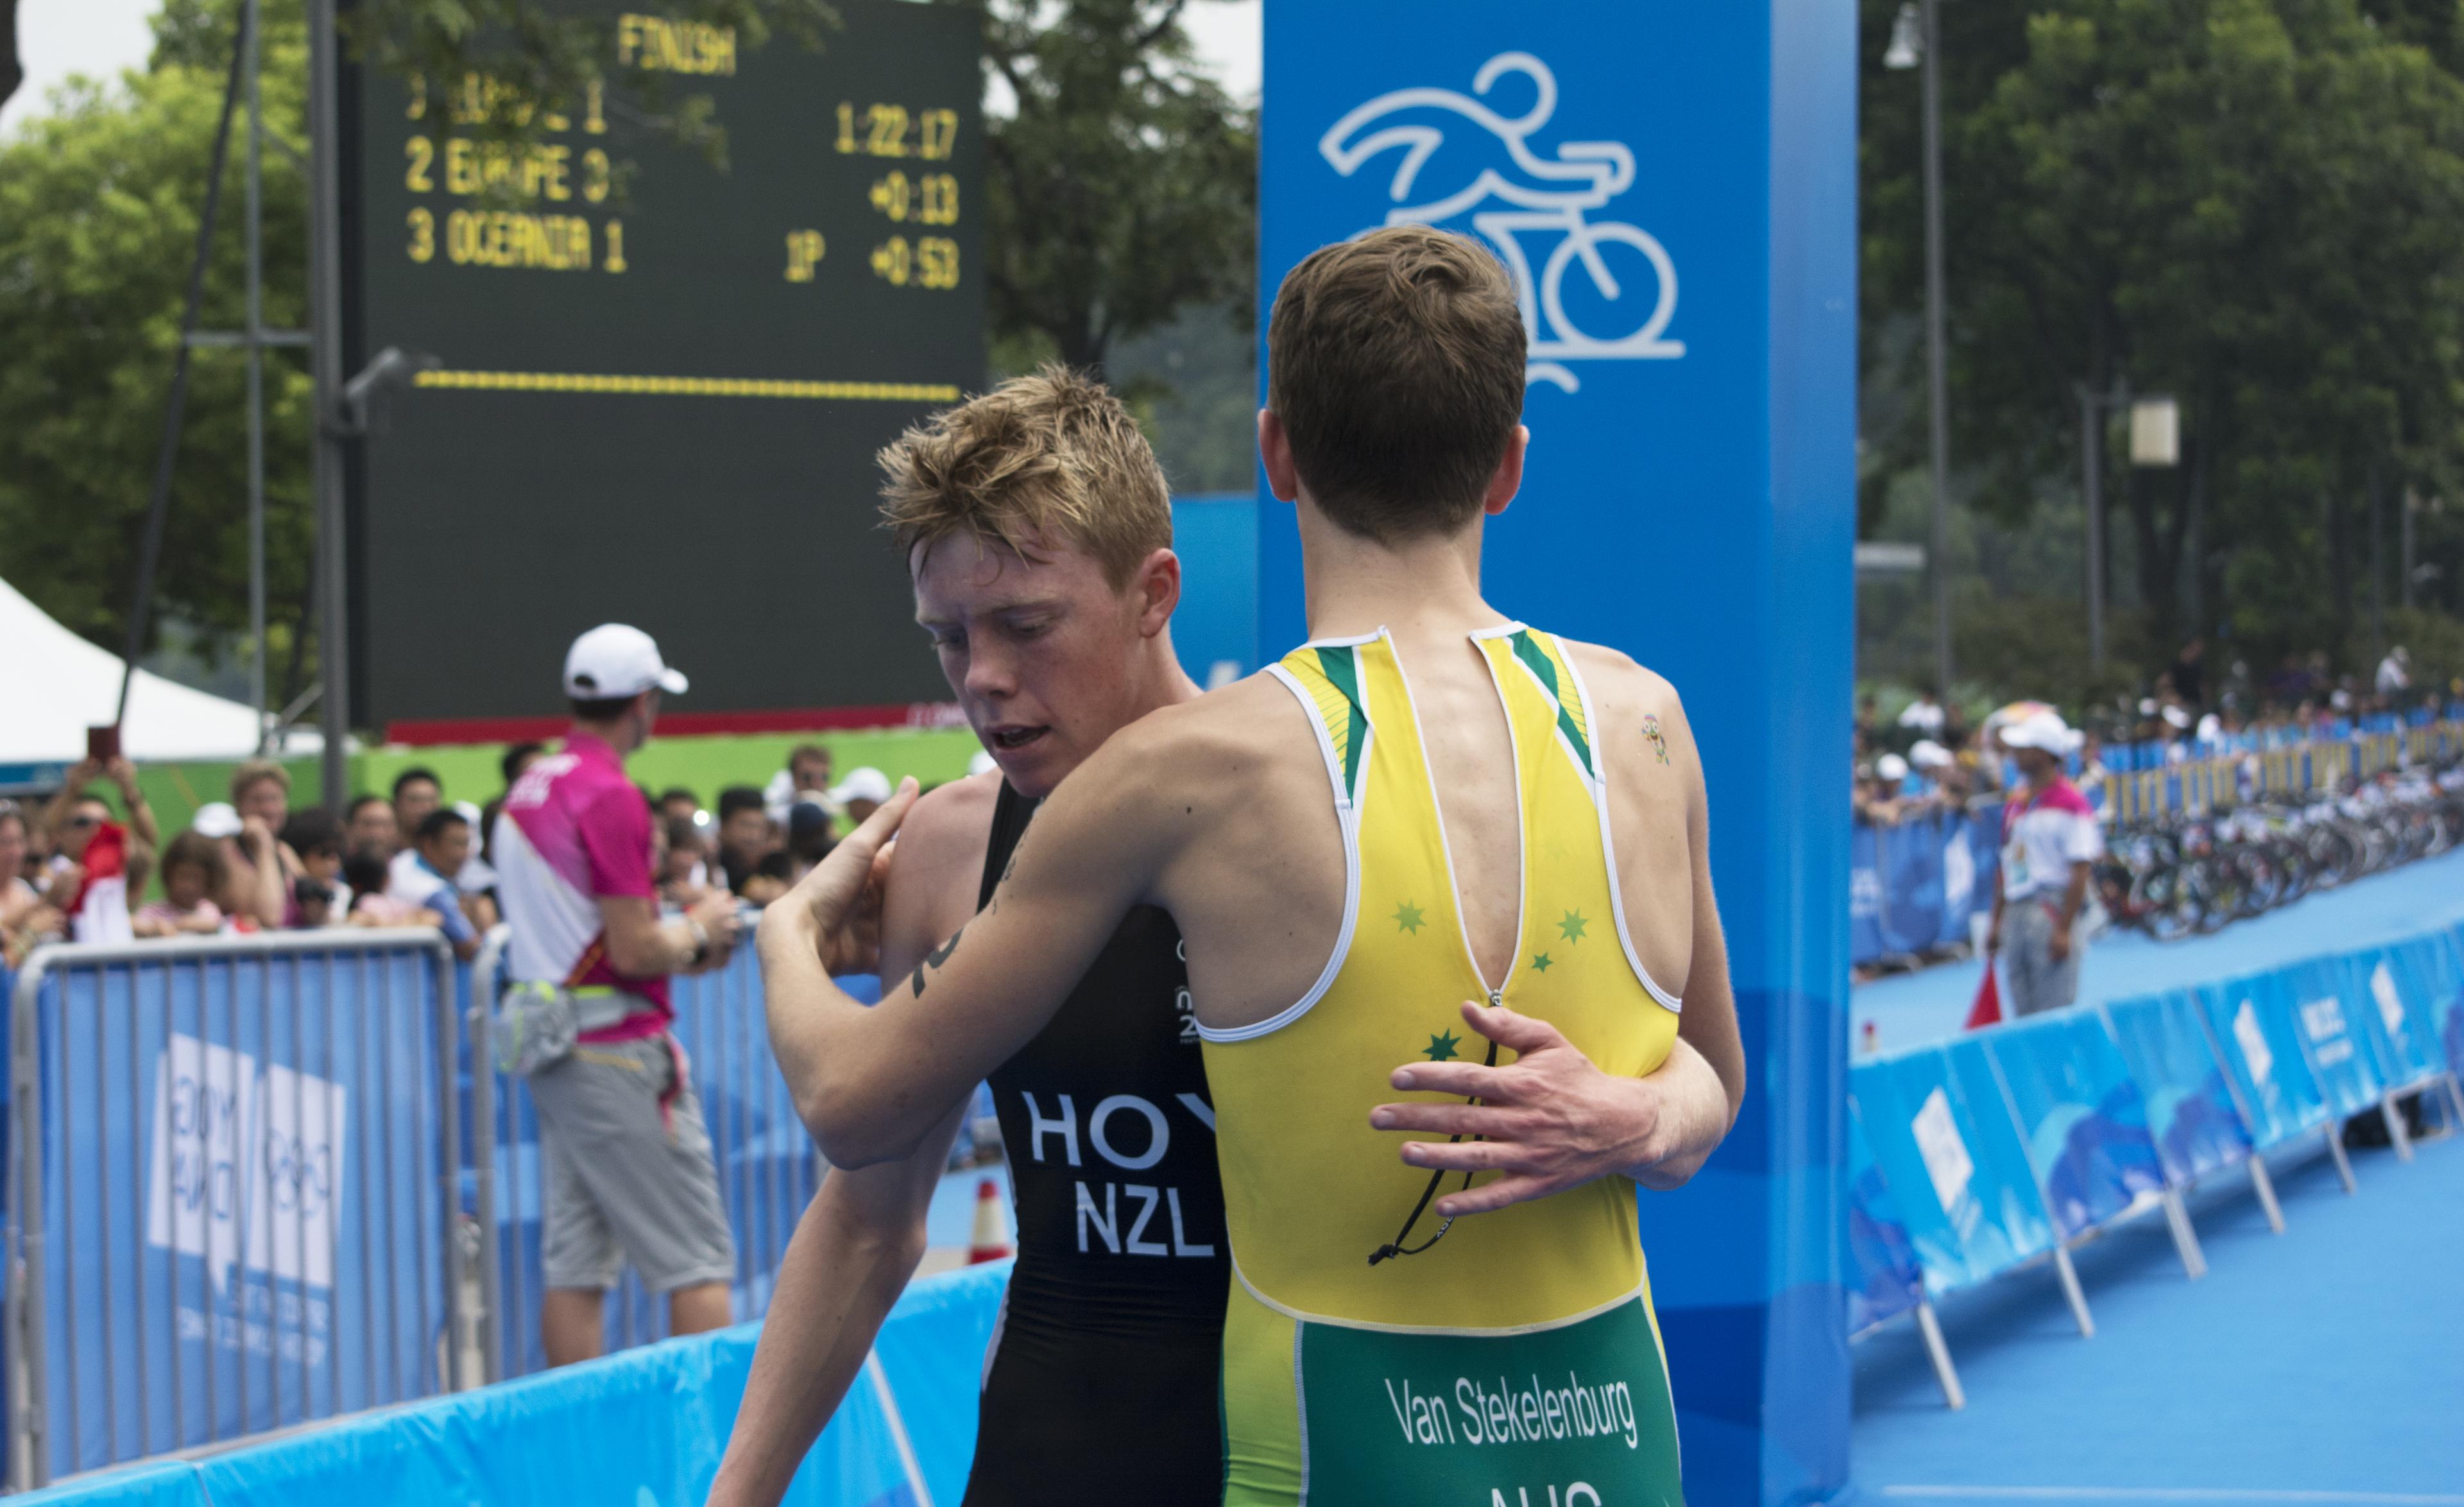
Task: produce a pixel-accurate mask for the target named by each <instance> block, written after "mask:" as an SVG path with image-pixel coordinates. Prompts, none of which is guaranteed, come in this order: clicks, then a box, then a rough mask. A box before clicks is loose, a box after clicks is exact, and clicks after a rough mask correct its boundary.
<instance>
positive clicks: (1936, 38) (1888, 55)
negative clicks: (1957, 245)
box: [1882, 0, 1951, 698]
mask: <svg viewBox="0 0 2464 1507" xmlns="http://www.w3.org/2000/svg"><path fill="white" fill-rule="evenodd" d="M1939 4H1940V0H1907V3H1906V4H1903V5H1902V6H1901V7H1900V14H1899V19H1898V20H1896V21H1894V22H1892V23H1891V45H1890V47H1889V48H1888V49H1887V50H1885V51H1884V52H1883V54H1882V66H1883V67H1885V68H1890V69H1895V70H1903V69H1908V68H1915V67H1918V66H1919V65H1920V64H1922V65H1923V69H1922V72H1921V74H1920V78H1921V79H1922V87H1921V93H1922V94H1923V96H1924V107H1923V110H1924V115H1925V378H1926V388H1927V389H1928V392H1927V400H1928V401H1927V406H1928V408H1929V409H1930V410H1931V414H1930V418H1931V430H1932V433H1931V434H1930V436H1929V438H1930V442H1931V447H1932V452H1933V455H1932V458H1933V548H1932V550H1931V556H1932V559H1931V561H1930V562H1929V563H1930V564H1931V565H1932V567H1933V659H1934V679H1935V682H1936V683H1935V690H1936V692H1937V693H1939V694H1940V695H1941V696H1943V697H1944V698H1948V697H1949V695H1950V672H1951V658H1950V376H1949V371H1948V366H1949V356H1948V354H1947V349H1946V347H1947V341H1946V339H1945V337H1944V333H1943V319H1944V316H1943V305H1944V303H1945V301H1946V298H1947V295H1946V293H1945V291H1944V284H1943V266H1942V260H1943V257H1942V66H1941V61H1940V59H1941V56H1942V46H1941V42H1942V33H1941V25H1940V11H1939Z"/></svg>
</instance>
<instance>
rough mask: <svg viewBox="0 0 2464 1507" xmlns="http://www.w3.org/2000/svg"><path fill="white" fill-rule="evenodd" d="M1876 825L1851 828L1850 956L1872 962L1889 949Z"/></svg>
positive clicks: (1864, 961)
mask: <svg viewBox="0 0 2464 1507" xmlns="http://www.w3.org/2000/svg"><path fill="white" fill-rule="evenodd" d="M1878 852H1879V848H1878V845H1877V844H1876V842H1875V840H1874V829H1873V828H1871V827H1866V826H1863V825H1861V824H1860V825H1859V826H1857V827H1853V828H1851V829H1849V831H1848V957H1849V960H1850V961H1851V962H1855V963H1872V962H1873V961H1875V960H1876V959H1878V958H1881V957H1882V956H1884V955H1885V954H1887V953H1888V952H1889V951H1890V949H1889V948H1888V947H1885V946H1884V945H1883V944H1882V897H1883V889H1882V870H1881V860H1880V859H1879V858H1878V857H1877V856H1876V854H1877V853H1878Z"/></svg>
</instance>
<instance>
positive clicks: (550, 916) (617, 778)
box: [495, 623, 737, 1365]
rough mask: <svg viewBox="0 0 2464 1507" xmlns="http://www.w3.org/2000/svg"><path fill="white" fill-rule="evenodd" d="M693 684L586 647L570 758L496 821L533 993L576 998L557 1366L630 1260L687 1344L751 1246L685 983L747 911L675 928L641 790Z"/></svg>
mask: <svg viewBox="0 0 2464 1507" xmlns="http://www.w3.org/2000/svg"><path fill="white" fill-rule="evenodd" d="M685 688H686V680H685V677H684V676H683V675H681V674H679V673H678V672H676V671H674V670H671V669H669V668H668V666H667V664H666V663H665V661H663V660H662V659H661V658H660V657H659V646H658V645H657V644H655V643H653V642H652V641H651V639H650V635H649V634H648V633H645V632H642V631H641V630H640V629H638V628H628V627H626V626H625V625H623V624H621V623H608V624H605V625H602V626H601V627H598V628H594V629H592V630H591V631H590V632H586V633H584V634H583V635H582V636H581V637H580V638H577V639H575V640H574V641H573V648H572V649H571V651H569V652H568V653H567V654H566V655H565V660H564V693H565V697H566V698H567V700H568V701H570V702H571V704H572V708H573V727H572V730H571V731H570V732H568V733H567V734H566V735H565V739H564V746H563V747H562V748H561V749H560V750H559V751H557V752H556V753H553V754H550V755H548V756H546V757H543V758H541V759H539V760H538V761H537V762H535V763H533V764H532V765H530V767H529V768H527V769H526V770H524V771H523V772H522V775H521V778H520V779H519V780H517V781H516V782H515V784H514V787H513V789H512V790H511V791H510V792H508V793H507V794H506V796H505V803H504V809H503V811H502V812H501V813H500V814H499V815H498V816H497V818H496V830H495V855H496V857H495V867H496V894H497V897H498V898H499V900H500V901H501V903H502V905H503V907H504V916H505V922H506V924H507V926H508V927H509V928H510V929H511V931H512V942H511V945H510V947H509V950H508V952H507V955H506V958H507V967H508V971H509V972H510V973H511V974H512V977H513V981H514V983H515V984H516V985H524V984H535V985H543V986H555V987H560V988H562V989H564V990H566V991H568V992H569V993H570V994H571V995H572V997H573V1005H574V1013H575V1024H576V1026H577V1027H578V1028H579V1029H578V1032H577V1035H576V1037H575V1044H574V1048H573V1050H572V1051H571V1052H570V1053H566V1054H565V1055H563V1056H561V1057H559V1058H557V1059H556V1060H555V1061H553V1062H550V1063H548V1064H546V1065H545V1066H542V1067H539V1068H538V1069H536V1070H535V1071H533V1072H532V1074H531V1075H530V1089H531V1101H532V1103H533V1105H534V1106H535V1107H536V1109H537V1111H538V1114H539V1153H540V1158H541V1161H542V1162H543V1163H544V1164H545V1168H546V1184H547V1201H546V1208H545V1209H544V1210H543V1213H544V1221H543V1222H544V1240H543V1246H544V1252H543V1264H544V1266H545V1268H546V1273H545V1275H546V1285H547V1289H548V1291H547V1294H546V1296H545V1298H544V1300H543V1301H542V1303H541V1305H540V1314H539V1324H540V1330H541V1338H542V1340H543V1341H545V1345H546V1349H547V1357H548V1362H549V1363H550V1364H554V1365H563V1364H566V1363H571V1362H575V1361H585V1360H588V1359H590V1358H591V1357H593V1356H596V1355H598V1354H599V1353H600V1350H601V1348H602V1336H603V1334H604V1333H605V1329H604V1309H605V1299H606V1293H607V1289H609V1288H610V1287H613V1286H615V1285H616V1279H617V1276H618V1275H619V1274H620V1273H621V1272H622V1270H623V1267H624V1264H625V1262H627V1261H628V1260H629V1261H630V1262H631V1263H632V1266H633V1269H634V1270H635V1271H636V1272H637V1273H639V1274H641V1278H642V1285H643V1286H645V1287H647V1288H649V1290H650V1291H651V1292H654V1293H665V1294H666V1295H668V1327H669V1329H670V1331H671V1333H674V1334H680V1335H682V1334H695V1333H699V1332H701V1331H703V1330H708V1329H716V1328H719V1327H721V1326H722V1325H724V1324H726V1323H728V1322H729V1321H730V1319H731V1317H732V1316H731V1315H730V1312H729V1297H728V1281H729V1277H730V1276H731V1275H732V1274H733V1273H734V1271H735V1268H736V1248H735V1242H734V1240H733V1238H732V1237H731V1235H730V1233H729V1230H728V1224H727V1210H726V1208H725V1207H724V1205H723V1204H722V1203H721V1202H720V1198H719V1186H718V1172H717V1169H716V1167H715V1165H714V1163H712V1160H711V1150H710V1136H709V1133H708V1132H707V1131H706V1130H705V1129H704V1128H703V1124H702V1114H701V1100H700V1098H699V1097H698V1096H696V1095H695V1094H694V1093H693V1083H692V1079H691V1076H690V1074H689V1071H688V1068H687V1064H686V1062H685V1058H684V1053H683V1052H682V1051H681V1050H680V1049H679V1048H678V1047H677V1046H676V1042H675V1038H674V1037H673V1036H672V1035H671V1034H670V1033H669V1030H668V1027H669V1023H670V1022H671V1020H672V1019H673V1018H674V1014H673V1011H672V1010H671V1008H669V1003H668V979H669V977H670V976H671V975H673V974H677V973H690V972H698V971H700V970H702V969H705V968H714V967H717V966H720V965H721V964H724V963H725V962H726V961H727V954H728V950H729V949H730V948H731V947H733V946H734V945H735V944H736V940H737V917H736V902H735V899H734V898H733V897H731V896H728V895H725V894H719V895H715V896H713V897H711V898H709V899H707V900H704V901H703V902H702V903H700V904H698V905H696V906H694V907H693V909H691V910H689V911H687V912H685V913H684V915H683V916H681V917H677V918H674V919H671V920H661V919H660V915H659V902H658V895H657V891H656V890H655V889H654V888H653V887H652V883H651V878H652V875H651V858H652V847H651V837H650V810H649V806H648V805H647V804H646V803H645V802H644V800H643V798H642V792H641V791H640V790H638V789H636V788H634V787H633V783H632V782H631V781H630V780H628V779H627V778H626V776H625V759H626V757H627V755H629V754H631V753H632V752H633V750H635V749H636V748H639V747H641V746H642V745H643V744H644V743H646V742H649V738H650V727H651V724H652V723H653V722H655V721H656V720H657V719H658V715H659V701H660V698H661V697H662V696H663V695H665V696H675V695H682V694H683V693H684V691H685Z"/></svg>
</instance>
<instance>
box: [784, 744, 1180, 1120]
mask: <svg viewBox="0 0 2464 1507" xmlns="http://www.w3.org/2000/svg"><path fill="white" fill-rule="evenodd" d="M1203 704H1204V703H1202V702H1199V703H1191V704H1190V705H1188V706H1186V707H1176V708H1169V709H1166V710H1164V711H1159V712H1156V713H1154V714H1152V715H1150V716H1149V717H1148V718H1146V719H1144V720H1141V721H1139V722H1136V723H1134V724H1133V725H1132V726H1130V727H1128V728H1125V729H1123V730H1122V731H1121V732H1119V733H1117V734H1115V735H1113V737H1112V738H1111V740H1110V741H1109V742H1106V743H1105V745H1104V746H1103V747H1102V748H1100V749H1099V750H1097V751H1096V753H1095V754H1094V755H1093V756H1092V757H1091V758H1089V760H1088V761H1087V763H1086V764H1085V765H1081V766H1080V767H1079V769H1078V770H1077V771H1076V772H1074V773H1073V774H1072V775H1071V776H1070V777H1069V778H1068V779H1067V780H1066V781H1064V782H1063V783H1062V786H1061V787H1060V788H1059V789H1058V790H1056V791H1054V792H1053V794H1052V796H1051V797H1050V798H1049V799H1048V800H1046V801H1045V806H1044V809H1042V810H1041V811H1039V812H1038V813H1037V816H1036V819H1035V823H1034V825H1033V826H1032V827H1030V828H1029V829H1028V831H1027V832H1026V835H1025V836H1024V837H1023V839H1022V840H1021V842H1020V843H1019V846H1018V848H1017V850H1016V852H1015V853H1013V854H1012V855H1011V859H1010V864H1009V867H1008V870H1007V872H1006V873H1005V875H1004V876H1003V878H1002V881H1001V886H1000V888H999V889H998V890H997V891H996V892H995V894H994V897H993V899H992V901H991V903H990V904H988V905H987V906H986V907H985V908H984V911H983V913H982V914H981V915H979V916H978V917H976V918H975V919H973V920H969V921H968V922H967V923H966V924H965V925H964V926H962V927H959V928H958V929H957V930H956V931H955V932H953V933H952V934H951V936H950V937H949V938H948V939H947V940H946V941H942V942H939V943H938V944H937V945H935V946H933V947H932V948H931V950H930V951H928V952H926V953H925V954H924V955H923V956H922V957H921V958H920V959H918V960H917V961H916V962H915V963H914V964H913V966H912V967H911V968H910V969H909V970H908V971H907V972H906V974H905V976H904V977H903V978H902V977H898V976H895V975H890V976H885V978H884V979H883V984H884V997H883V1001H882V1005H881V1007H880V1008H877V1009H865V1008H862V1007H860V1006H857V1005H855V1004H854V1003H853V1002H852V1001H850V1000H847V997H846V996H845V995H844V994H842V993H840V992H839V991H838V990H837V989H836V988H835V987H834V986H831V985H830V984H829V981H828V978H827V975H826V970H825V969H822V968H821V967H820V966H819V965H818V962H817V960H818V959H819V958H820V957H821V956H823V955H824V952H825V945H826V944H828V943H829V942H831V941H832V939H834V938H835V937H837V936H839V935H840V934H842V933H843V932H844V931H845V930H846V929H847V927H848V926H849V925H851V924H852V923H853V920H854V918H856V917H857V916H859V915H860V913H861V912H862V910H863V909H864V900H863V897H864V895H865V894H866V892H867V889H868V885H869V884H874V885H877V883H878V880H877V879H876V878H875V877H874V875H873V871H874V869H875V866H876V865H875V855H876V854H877V853H878V852H879V850H880V848H881V846H882V845H883V844H884V843H886V842H887V841H888V839H889V836H890V833H891V831H894V830H896V828H897V826H898V823H899V822H900V821H901V820H902V819H904V818H905V817H906V816H907V815H908V809H909V807H910V806H911V805H912V803H913V795H912V793H907V792H905V791H902V793H901V794H900V795H898V796H896V797H893V799H892V800H891V802H890V803H889V804H887V805H885V806H884V807H883V808H882V809H881V810H880V811H879V812H876V813H875V815H874V816H873V817H872V818H871V819H870V820H869V821H867V822H866V823H865V825H864V826H863V827H862V828H860V829H859V830H858V831H856V833H855V834H854V835H852V836H850V837H849V838H848V839H847V841H846V842H844V843H842V844H841V845H840V846H839V848H838V849H837V850H835V851H834V852H833V853H831V854H830V856H829V858H828V859H826V860H825V862H824V863H823V864H822V865H821V866H820V867H819V868H816V869H815V870H814V871H813V873H812V874H810V875H806V877H805V879H804V880H803V883H801V884H800V885H798V886H797V888H796V890H795V891H794V892H792V893H791V894H789V895H788V896H787V897H785V898H783V899H781V901H779V902H778V903H777V904H774V905H773V906H772V907H771V914H770V915H766V916H765V917H764V918H763V920H762V924H761V960H762V968H763V977H764V983H765V989H766V994H765V997H766V1002H767V1006H768V1009H769V1015H770V1025H771V1039H772V1046H773V1049H774V1051H775V1052H776V1053H777V1054H778V1057H779V1063H780V1068H781V1072H782V1073H783V1074H784V1075H786V1077H787V1081H788V1085H789V1087H790V1089H791V1090H792V1092H793V1093H794V1095H795V1098H796V1104H797V1109H798V1112H799V1114H800V1115H801V1116H802V1117H803V1119H804V1122H805V1124H806V1126H807V1127H808V1128H809V1129H810V1130H811V1131H812V1132H813V1135H814V1137H815V1139H816V1140H818V1141H820V1143H821V1146H822V1150H823V1152H824V1154H825V1155H826V1156H827V1157H828V1158H829V1159H830V1161H831V1162H832V1163H835V1164H837V1165H840V1166H866V1165H869V1164H871V1163H877V1162H885V1161H891V1160H894V1159H896V1158H900V1157H904V1156H906V1155H908V1154H909V1153H910V1152H911V1151H913V1149H914V1148H915V1147H916V1145H918V1144H919V1143H920V1142H921V1141H923V1140H924V1139H925V1137H926V1136H928V1135H929V1134H930V1133H931V1132H932V1131H933V1129H934V1128H935V1126H936V1125H937V1124H939V1123H940V1122H941V1121H942V1119H943V1117H944V1116H945V1115H946V1114H947V1112H948V1109H949V1106H951V1105H952V1104H954V1103H957V1101H958V1100H959V1099H960V1098H961V1097H963V1096H964V1095H965V1094H966V1093H967V1092H968V1091H969V1090H970V1089H972V1088H973V1087H974V1085H975V1083H976V1082H977V1080H979V1078H981V1077H982V1076H983V1075H985V1074H987V1073H989V1072H991V1071H992V1070H993V1069H994V1068H995V1067H998V1066H999V1065H1000V1064H1001V1063H1002V1062H1005V1061H1007V1060H1008V1059H1009V1058H1010V1056H1011V1055H1012V1054H1014V1053H1016V1052H1017V1051H1018V1049H1019V1048H1020V1047H1022V1046H1023V1045H1025V1044H1026V1042H1027V1041H1028V1040H1029V1039H1030V1038H1031V1037H1033V1036H1034V1034H1035V1033H1036V1032H1037V1031H1040V1030H1042V1029H1043V1027H1044V1025H1045V1022H1047V1021H1048V1020H1050V1019H1051V1017H1052V1014H1053V1012H1054V1011H1055V1010H1057V1009H1059V1008H1060V1006H1061V1003H1062V1001H1063V1000H1064V999H1066V998H1067V995H1068V992H1069V989H1070V987H1071V986H1073V985H1074V984H1075V983H1076V982H1077V980H1078V978H1079V977H1080V975H1082V974H1083V973H1085V971H1086V969H1087V966H1088V964H1089V963H1091V962H1092V961H1093V960H1094V957H1095V955H1096V954H1097V953H1098V952H1099V951H1101V950H1102V948H1103V945H1104V942H1106V940H1107V939H1109V938H1110V937H1111V934H1112V932H1113V930H1114V929H1115V928H1117V927H1118V925H1119V923H1120V919H1121V917H1122V916H1123V915H1124V914H1125V913H1126V912H1127V911H1128V910H1129V909H1130V908H1131V907H1132V906H1133V905H1137V904H1140V903H1144V902H1146V901H1147V900H1148V899H1150V898H1152V896H1153V894H1154V890H1155V881H1156V879H1157V876H1158V875H1159V874H1160V872H1161V871H1162V869H1163V868H1164V867H1165V865H1166V864H1167V863H1168V862H1169V861H1170V860H1171V859H1172V857H1173V856H1174V854H1175V853H1176V852H1177V849H1178V848H1179V847H1180V846H1181V845H1182V844H1184V843H1185V842H1186V841H1187V840H1188V838H1189V836H1190V834H1191V832H1192V831H1195V830H1198V828H1199V827H1200V826H1202V825H1203V824H1204V822H1211V821H1213V820H1215V819H1216V815H1215V813H1216V811H1217V810H1218V809H1220V807H1219V806H1218V805H1217V804H1216V803H1208V802H1200V801H1197V800H1189V801H1183V802H1181V803H1180V804H1179V805H1175V804H1174V797H1175V794H1176V792H1180V791H1182V790H1183V789H1184V787H1186V786H1188V784H1189V782H1190V780H1191V778H1192V777H1193V774H1198V775H1200V776H1202V766H1201V767H1200V768H1199V769H1197V770H1193V769H1192V768H1191V767H1190V765H1189V764H1188V763H1187V762H1186V761H1185V760H1184V759H1183V758H1182V757H1181V754H1182V752H1183V751H1184V750H1185V748H1186V745H1187V742H1188V736H1189V729H1188V727H1187V725H1186V724H1187V723H1189V722H1190V721H1192V720H1199V721H1200V722H1201V723H1202V722H1203V721H1204V719H1193V716H1192V714H1193V713H1195V712H1196V710H1197V708H1198V707H1199V706H1201V705H1203ZM1201 815H1202V817H1203V820H1202V821H1201V820H1200V818H1201ZM934 846H935V847H936V848H937V846H938V845H937V844H935V845H934ZM979 851H980V850H979ZM891 868H892V869H894V868H895V865H894V864H892V865H891ZM887 961H888V960H886V959H885V962H887Z"/></svg>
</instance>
